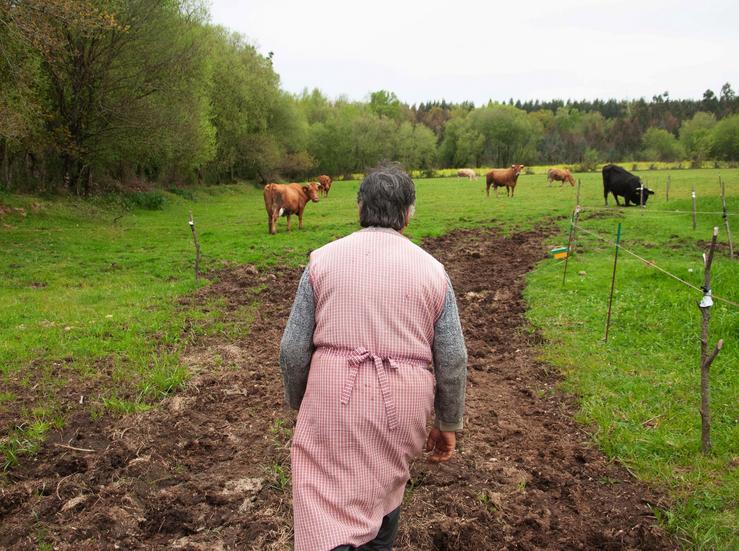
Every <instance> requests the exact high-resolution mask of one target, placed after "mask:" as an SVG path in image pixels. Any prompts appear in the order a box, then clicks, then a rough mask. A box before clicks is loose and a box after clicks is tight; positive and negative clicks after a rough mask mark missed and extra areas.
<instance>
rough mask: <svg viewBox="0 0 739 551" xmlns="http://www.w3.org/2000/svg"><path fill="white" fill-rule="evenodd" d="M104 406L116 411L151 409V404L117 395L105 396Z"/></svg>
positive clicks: (137, 411) (132, 411)
mask: <svg viewBox="0 0 739 551" xmlns="http://www.w3.org/2000/svg"><path fill="white" fill-rule="evenodd" d="M103 407H104V408H105V409H108V410H110V411H112V412H115V413H139V412H142V411H148V410H150V409H151V406H150V405H149V404H146V403H144V402H139V401H131V400H124V399H122V398H118V397H116V396H110V397H108V398H103Z"/></svg>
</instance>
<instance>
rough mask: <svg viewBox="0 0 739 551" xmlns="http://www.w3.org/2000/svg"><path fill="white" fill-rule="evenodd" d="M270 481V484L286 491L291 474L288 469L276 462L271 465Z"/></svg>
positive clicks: (281, 490)
mask: <svg viewBox="0 0 739 551" xmlns="http://www.w3.org/2000/svg"><path fill="white" fill-rule="evenodd" d="M269 483H270V486H272V487H273V488H274V489H276V490H279V491H280V492H284V491H285V490H286V489H287V487H288V486H289V485H290V476H289V474H288V472H287V470H286V469H285V468H284V467H283V466H282V465H280V464H279V463H275V464H274V465H272V466H271V467H270V469H269Z"/></svg>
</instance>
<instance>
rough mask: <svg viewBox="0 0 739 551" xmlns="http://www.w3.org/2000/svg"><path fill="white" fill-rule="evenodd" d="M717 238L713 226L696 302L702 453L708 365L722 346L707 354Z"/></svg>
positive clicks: (706, 449) (707, 426)
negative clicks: (699, 312)
mask: <svg viewBox="0 0 739 551" xmlns="http://www.w3.org/2000/svg"><path fill="white" fill-rule="evenodd" d="M717 238H718V227H714V228H713V237H712V238H711V248H710V249H709V250H708V257H706V255H705V253H704V254H703V266H704V270H703V299H702V300H701V301H700V302H699V303H698V308H700V311H701V317H702V324H701V451H702V452H703V453H704V454H708V453H710V452H711V410H710V404H709V401H710V367H711V364H712V363H713V360H715V359H716V356H717V355H718V353H719V352H720V351H721V348H723V346H724V341H723V339H719V341H718V343H716V347H715V348H714V349H713V352H711V354H710V355H709V354H708V321H709V320H710V319H711V306H713V299H712V298H711V264H712V262H713V251H714V250H715V249H716V239H717Z"/></svg>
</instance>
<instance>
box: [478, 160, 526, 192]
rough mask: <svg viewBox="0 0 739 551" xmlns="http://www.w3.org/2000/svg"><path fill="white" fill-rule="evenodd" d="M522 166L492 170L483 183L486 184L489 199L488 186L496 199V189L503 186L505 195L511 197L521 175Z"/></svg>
mask: <svg viewBox="0 0 739 551" xmlns="http://www.w3.org/2000/svg"><path fill="white" fill-rule="evenodd" d="M523 166H524V165H511V168H494V169H493V170H491V171H490V172H488V173H487V176H485V182H486V183H487V194H488V197H490V186H491V185H492V186H493V191H494V192H495V195H496V197H497V195H498V188H499V187H503V186H505V188H506V195H509V196H510V197H513V192H514V191H515V190H516V182H517V181H518V175H519V174H521V171H522V170H523Z"/></svg>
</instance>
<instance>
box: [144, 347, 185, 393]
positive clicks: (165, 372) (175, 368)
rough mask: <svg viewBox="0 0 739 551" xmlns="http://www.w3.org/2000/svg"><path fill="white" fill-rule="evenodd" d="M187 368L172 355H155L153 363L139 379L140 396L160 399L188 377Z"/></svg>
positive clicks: (179, 385)
mask: <svg viewBox="0 0 739 551" xmlns="http://www.w3.org/2000/svg"><path fill="white" fill-rule="evenodd" d="M188 376H189V374H188V372H187V368H186V367H184V366H182V365H180V364H179V362H177V361H176V360H175V359H174V358H173V357H169V356H164V357H155V358H154V365H153V367H152V368H151V370H150V371H148V372H147V373H146V374H145V375H144V380H143V381H141V385H140V386H141V396H142V397H143V396H149V397H151V398H154V399H161V398H164V397H166V396H167V395H169V394H170V393H171V392H173V391H174V390H176V389H177V388H179V387H181V386H182V385H183V384H184V383H185V381H187V379H188Z"/></svg>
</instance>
